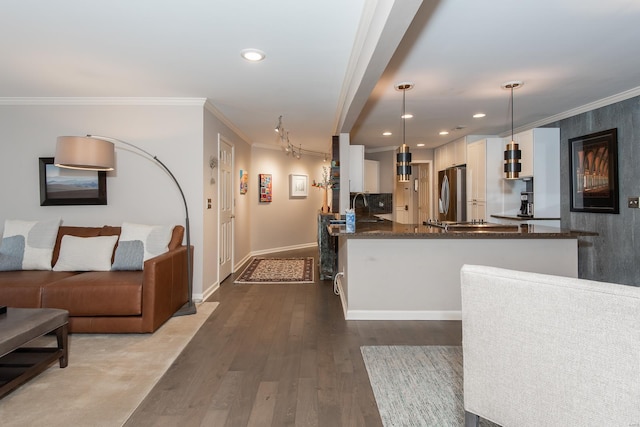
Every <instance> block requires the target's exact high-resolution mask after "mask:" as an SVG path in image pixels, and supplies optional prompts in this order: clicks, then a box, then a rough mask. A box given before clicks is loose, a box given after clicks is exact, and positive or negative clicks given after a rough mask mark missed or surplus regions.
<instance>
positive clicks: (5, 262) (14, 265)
mask: <svg viewBox="0 0 640 427" xmlns="http://www.w3.org/2000/svg"><path fill="white" fill-rule="evenodd" d="M23 257H24V236H21V235H18V236H11V237H5V238H4V239H2V244H0V271H14V270H22V259H23Z"/></svg>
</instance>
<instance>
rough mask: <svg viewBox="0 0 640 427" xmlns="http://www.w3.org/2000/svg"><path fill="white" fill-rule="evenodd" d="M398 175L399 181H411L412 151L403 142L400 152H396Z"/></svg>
mask: <svg viewBox="0 0 640 427" xmlns="http://www.w3.org/2000/svg"><path fill="white" fill-rule="evenodd" d="M396 175H397V176H398V182H409V180H410V179H411V153H410V152H409V146H408V145H407V144H402V146H401V147H400V148H398V154H396Z"/></svg>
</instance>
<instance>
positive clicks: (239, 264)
mask: <svg viewBox="0 0 640 427" xmlns="http://www.w3.org/2000/svg"><path fill="white" fill-rule="evenodd" d="M252 256H253V255H251V254H247V256H245V257H244V258H242V261H240V262H238V263H236V265H234V266H233V272H234V273H236V272H238V271H240V268H241V267H242V266H243V265H244V263H245V262H247V261H249V260H250V259H251V257H252Z"/></svg>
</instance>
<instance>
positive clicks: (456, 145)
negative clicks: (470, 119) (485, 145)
mask: <svg viewBox="0 0 640 427" xmlns="http://www.w3.org/2000/svg"><path fill="white" fill-rule="evenodd" d="M451 144H453V145H452V147H451V148H452V150H451V151H452V153H451V162H452V164H451V166H460V165H464V164H465V163H467V137H464V138H460V139H457V140H455V141H453V142H452V143H451Z"/></svg>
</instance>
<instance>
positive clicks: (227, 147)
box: [218, 134, 234, 283]
mask: <svg viewBox="0 0 640 427" xmlns="http://www.w3.org/2000/svg"><path fill="white" fill-rule="evenodd" d="M218 149H219V150H218V151H219V153H220V157H219V159H218V165H219V168H218V174H219V176H218V182H219V191H218V206H219V213H218V218H220V229H219V230H218V253H219V254H220V268H219V269H218V283H222V281H223V280H224V279H226V278H227V277H228V276H229V275H230V274H231V273H232V272H233V217H234V215H233V206H234V200H233V145H231V144H230V143H229V142H227V141H226V140H225V139H224V137H222V136H221V135H220V134H218Z"/></svg>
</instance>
